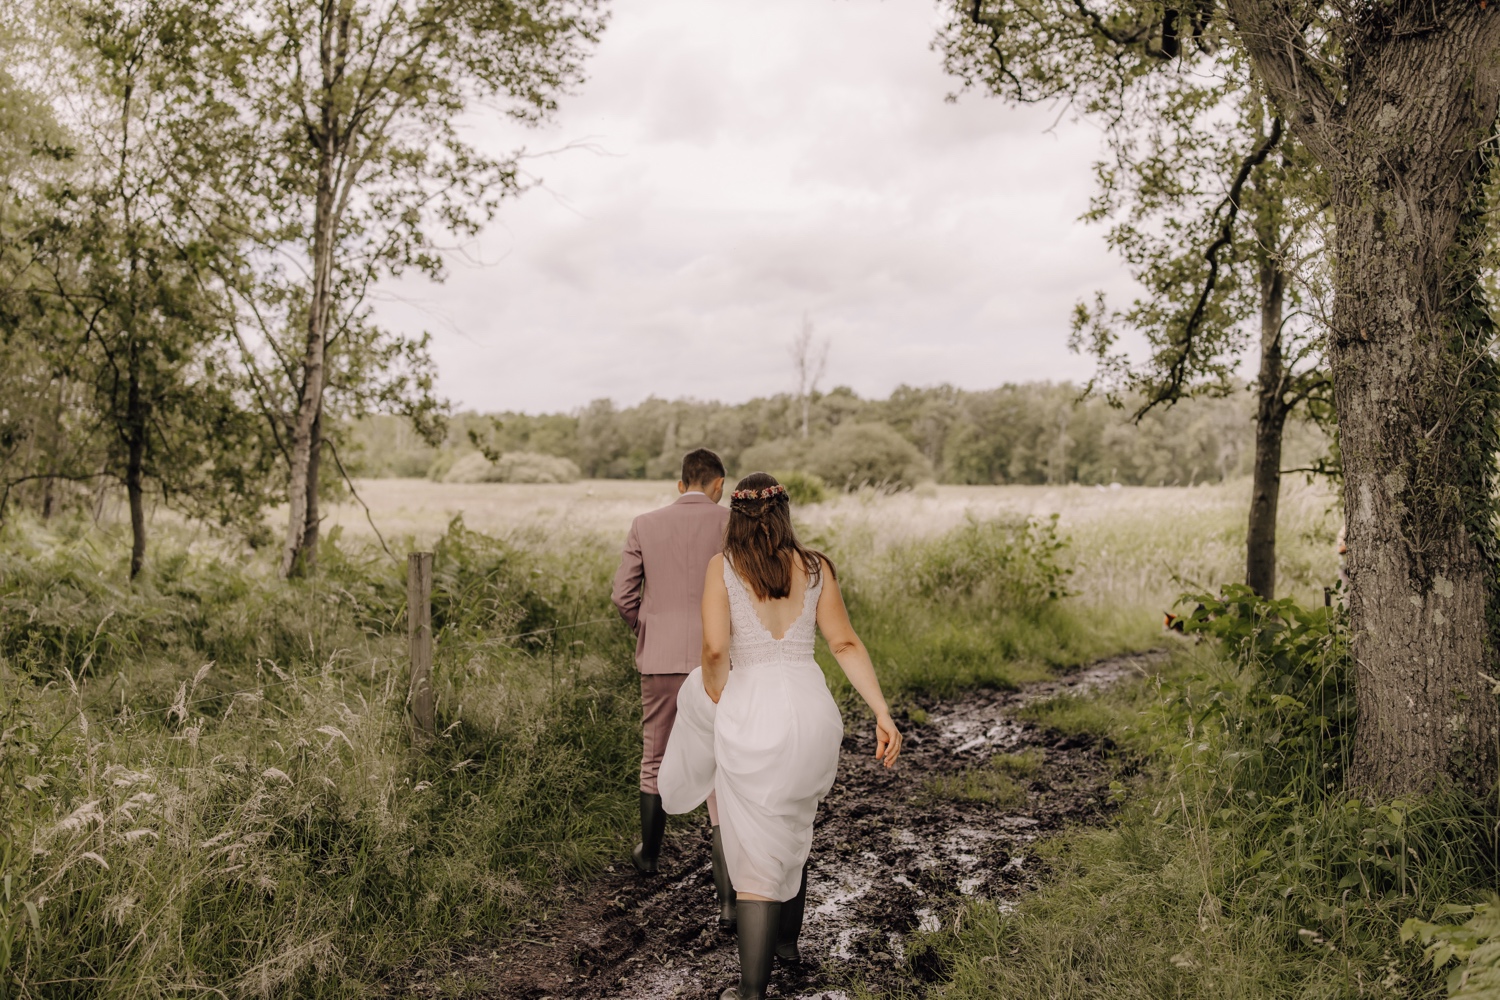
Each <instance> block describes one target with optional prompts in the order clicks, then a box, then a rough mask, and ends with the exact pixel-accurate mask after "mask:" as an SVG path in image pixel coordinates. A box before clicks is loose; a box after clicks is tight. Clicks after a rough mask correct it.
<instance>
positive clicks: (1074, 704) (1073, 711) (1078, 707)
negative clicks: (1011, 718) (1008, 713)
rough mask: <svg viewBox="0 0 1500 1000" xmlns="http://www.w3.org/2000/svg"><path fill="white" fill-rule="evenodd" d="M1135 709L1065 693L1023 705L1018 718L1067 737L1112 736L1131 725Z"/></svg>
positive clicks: (1103, 700) (1108, 701) (1017, 714)
mask: <svg viewBox="0 0 1500 1000" xmlns="http://www.w3.org/2000/svg"><path fill="white" fill-rule="evenodd" d="M1132 708H1133V706H1129V705H1122V704H1119V703H1117V702H1114V701H1111V700H1106V699H1101V698H1092V697H1089V696H1087V695H1077V694H1069V693H1064V694H1060V695H1057V696H1056V697H1053V698H1047V699H1044V700H1042V701H1034V702H1032V703H1031V704H1029V705H1023V706H1022V707H1021V708H1018V709H1017V710H1016V712H1015V715H1016V718H1018V719H1026V720H1027V721H1029V722H1035V723H1036V724H1037V725H1039V726H1042V727H1044V728H1046V729H1052V730H1056V731H1057V732H1059V733H1062V734H1063V735H1065V736H1093V737H1103V736H1110V735H1111V734H1114V733H1116V732H1118V731H1119V730H1120V729H1122V728H1123V727H1125V726H1126V725H1128V724H1129V721H1130V717H1131V714H1132Z"/></svg>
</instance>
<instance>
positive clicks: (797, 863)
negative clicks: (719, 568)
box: [659, 558, 844, 900]
mask: <svg viewBox="0 0 1500 1000" xmlns="http://www.w3.org/2000/svg"><path fill="white" fill-rule="evenodd" d="M724 585H725V587H727V588H728V590H729V616H730V639H729V662H730V667H731V669H730V672H729V681H728V683H727V684H726V685H725V686H724V693H723V694H722V695H721V696H720V698H719V704H718V705H717V706H715V705H714V704H713V702H711V701H709V699H708V695H707V694H706V693H705V692H704V690H703V680H702V673H701V668H700V670H698V671H694V672H693V674H692V675H690V676H689V678H688V680H687V681H686V682H684V683H683V685H682V691H681V693H680V694H679V695H678V709H677V712H678V716H677V723H676V725H675V726H674V727H673V730H672V736H671V739H670V740H669V741H668V743H667V753H666V758H665V760H664V761H663V762H662V769H661V775H660V778H659V786H660V789H661V795H662V803H663V805H664V806H665V807H666V809H667V811H668V812H673V813H679V812H687V811H689V810H691V809H694V808H696V807H697V806H698V804H699V803H700V802H702V801H703V799H704V798H705V797H706V796H707V794H708V791H709V789H710V788H712V789H715V790H717V792H718V799H719V822H720V827H721V829H722V831H723V835H724V858H725V861H726V862H727V864H728V866H729V877H730V879H731V880H732V881H733V883H734V887H735V890H736V891H738V892H744V893H750V894H752V895H756V896H765V897H767V898H769V899H778V900H786V899H790V898H792V897H793V896H795V895H796V894H797V889H798V886H799V885H800V882H801V878H802V866H803V864H804V863H805V862H806V861H807V853H808V850H809V849H810V848H811V846H812V827H813V819H814V817H815V816H816V815H817V811H818V803H820V802H821V801H822V800H823V797H824V796H825V795H827V794H828V789H829V788H831V787H832V786H833V779H834V774H835V773H836V771H837V769H838V760H839V745H840V743H841V742H842V741H843V737H844V723H843V719H842V718H841V717H840V716H839V710H838V706H837V705H836V704H835V703H834V701H833V696H832V695H831V694H829V692H828V684H827V682H826V681H825V680H824V679H823V671H822V670H821V669H820V668H819V667H818V663H817V661H816V660H815V659H814V658H813V644H814V641H815V639H816V636H817V606H818V595H819V594H821V593H822V590H823V581H822V575H821V573H820V574H817V579H816V580H815V581H809V584H808V586H807V588H806V592H805V594H804V595H803V599H802V614H801V616H800V617H799V618H797V620H796V621H795V622H793V623H792V625H791V627H790V628H788V629H787V631H786V635H785V636H783V637H782V638H780V639H777V638H774V637H773V636H772V635H771V633H770V632H769V631H768V630H767V629H766V627H765V625H763V624H762V623H761V620H760V616H759V615H757V614H756V610H755V603H754V602H755V599H754V597H753V595H752V594H751V591H750V588H749V587H747V586H746V585H745V583H744V581H742V580H741V579H740V578H739V575H738V574H737V573H735V571H734V568H733V566H732V565H731V564H730V562H729V560H728V559H727V558H726V559H725V560H724Z"/></svg>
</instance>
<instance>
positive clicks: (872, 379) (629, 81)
mask: <svg viewBox="0 0 1500 1000" xmlns="http://www.w3.org/2000/svg"><path fill="white" fill-rule="evenodd" d="M613 6H614V14H613V21H612V23H611V24H610V26H609V28H608V30H607V32H606V34H605V38H604V41H603V43H602V44H601V46H600V48H599V50H598V52H597V54H596V56H595V58H594V59H593V60H592V61H591V63H590V65H589V75H590V79H589V81H588V83H587V84H586V85H585V86H584V87H583V88H582V90H581V92H580V93H579V94H577V95H575V96H574V97H572V98H569V99H567V100H565V101H564V103H563V106H562V110H561V112H560V113H559V114H558V115H557V117H556V120H555V121H554V122H553V123H551V124H549V125H548V126H547V127H545V128H543V129H541V130H534V131H526V132H521V131H519V130H517V129H516V128H515V127H514V126H512V125H509V124H507V123H505V122H503V121H499V120H496V121H493V122H483V123H480V124H479V125H478V126H477V128H478V130H479V132H480V133H481V134H482V135H483V138H484V141H485V142H486V143H487V144H494V145H495V146H496V148H510V147H512V146H515V145H520V144H523V143H524V144H525V145H526V146H527V147H528V148H529V149H531V150H543V149H557V148H560V147H564V146H567V145H568V144H570V143H572V144H575V145H590V146H591V147H593V148H592V149H582V148H575V149H570V150H567V151H565V152H562V153H559V154H557V155H555V156H548V157H541V158H538V159H536V160H531V161H528V167H529V169H532V170H534V171H535V172H536V173H537V174H539V175H540V176H541V177H542V178H543V180H544V187H543V188H541V189H536V190H532V191H531V192H529V193H528V194H526V195H525V196H524V197H523V198H522V199H520V200H519V201H516V202H513V203H511V204H509V205H507V206H506V207H505V208H504V209H503V210H502V214H501V216H500V218H499V219H497V221H496V223H495V224H494V225H493V226H491V227H490V228H489V229H488V230H487V231H486V232H485V233H484V235H483V236H482V237H481V239H480V240H479V241H478V243H477V245H476V246H474V247H471V248H469V251H470V256H472V257H473V258H475V259H477V260H478V261H481V262H482V263H479V264H475V263H472V262H465V261H462V260H459V259H455V260H454V261H453V267H452V273H451V275H450V277H449V279H448V281H447V282H446V283H445V284H443V285H437V286H434V285H429V284H425V283H423V282H421V281H419V280H407V281H402V282H400V283H396V284H395V285H393V287H392V288H391V289H390V291H391V293H392V295H393V298H392V299H391V300H390V301H388V302H386V303H384V304H383V305H382V307H381V313H380V315H381V319H382V320H383V321H384V322H386V323H387V324H389V325H391V326H393V327H395V328H398V329H402V330H406V331H408V332H415V331H417V330H421V329H429V330H431V331H432V332H433V333H434V335H435V340H436V355H437V358H438V363H439V365H440V368H441V384H440V387H441V390H442V391H443V392H445V393H446V394H447V395H449V396H450V397H452V398H453V399H454V400H455V401H457V402H459V403H460V404H462V405H464V406H471V407H476V408H479V409H502V408H503V409H512V408H514V409H524V410H531V411H537V410H556V409H571V408H572V407H575V406H578V405H581V404H583V403H585V402H587V401H588V400H590V399H593V398H596V397H600V396H610V397H613V398H614V399H616V400H618V401H621V402H625V403H630V402H634V401H637V400H639V399H641V398H644V397H645V396H647V395H651V394H655V395H659V396H667V397H675V396H684V395H691V396H696V397H699V398H711V399H724V400H740V399H745V398H748V397H750V396H754V395H759V394H764V393H771V392H777V391H781V390H783V389H785V388H787V386H788V383H789V380H790V371H789V363H788V361H787V357H786V351H785V345H786V343H787V341H788V340H789V339H790V338H791V336H792V334H793V333H794V332H795V331H796V329H797V327H798V324H799V323H800V318H801V316H802V314H803V312H804V311H806V312H808V313H810V314H811V316H812V318H813V320H814V322H815V323H816V324H817V327H818V329H819V331H820V332H822V333H827V334H829V335H830V336H831V337H832V339H833V350H832V354H831V358H830V370H829V380H828V383H829V384H830V385H831V384H846V385H850V386H853V387H854V388H855V389H856V390H858V391H859V392H861V393H866V394H876V395H879V394H884V393H886V392H888V391H889V390H890V389H891V388H893V387H894V386H896V385H898V384H900V383H902V382H906V383H910V384H918V385H923V384H931V383H936V382H953V383H955V384H958V385H961V386H965V387H971V388H983V387H988V386H993V385H996V384H999V383H1001V382H1003V381H1012V380H1023V379H1036V378H1081V377H1086V375H1087V374H1088V371H1089V369H1090V365H1089V363H1088V361H1087V360H1085V359H1081V358H1077V357H1074V356H1073V355H1070V354H1069V353H1068V351H1067V347H1066V337H1067V323H1068V316H1069V312H1070V309H1071V307H1072V305H1073V303H1074V302H1075V301H1077V300H1078V299H1079V298H1083V297H1087V296H1091V295H1092V293H1093V290H1094V289H1096V288H1101V287H1103V288H1107V289H1111V290H1113V291H1115V292H1116V293H1128V290H1129V287H1130V285H1129V282H1128V280H1127V279H1126V276H1125V275H1124V274H1123V272H1122V270H1121V268H1120V266H1119V264H1118V262H1117V261H1116V260H1115V259H1113V258H1112V257H1111V256H1110V254H1109V253H1108V251H1107V249H1106V248H1105V246H1104V243H1103V231H1102V230H1101V229H1099V228H1098V227H1086V226H1084V225H1083V224H1082V223H1079V222H1077V221H1076V219H1077V216H1078V215H1079V214H1080V213H1081V212H1082V211H1083V210H1084V209H1085V208H1086V207H1087V204H1088V198H1089V195H1090V193H1091V191H1092V189H1093V178H1092V173H1091V167H1090V164H1091V163H1092V161H1093V160H1094V159H1095V158H1096V157H1097V155H1098V152H1099V137H1098V133H1097V132H1095V131H1094V130H1093V129H1092V128H1090V127H1089V126H1087V125H1080V124H1076V123H1073V122H1071V121H1068V120H1066V119H1065V120H1063V121H1061V122H1058V123H1057V124H1056V127H1055V128H1051V126H1053V124H1054V122H1055V121H1056V120H1057V117H1058V112H1057V110H1056V109H1019V110H1018V109H1014V108H1010V107H1007V106H1006V105H1004V104H1003V103H1001V102H999V101H995V100H992V99H986V98H984V97H983V96H981V95H977V94H970V95H964V96H963V97H961V98H960V100H959V101H958V102H957V103H954V104H949V103H946V102H945V101H944V97H945V96H946V95H947V94H948V93H950V92H951V91H952V90H953V89H954V88H955V81H954V80H952V79H951V78H949V77H947V76H945V75H944V74H943V72H942V69H941V66H940V63H939V57H938V55H937V54H936V53H934V52H933V51H931V49H930V47H929V46H930V42H931V40H932V37H933V34H934V29H935V26H936V23H937V21H936V19H937V9H936V7H934V6H933V5H932V4H931V3H930V2H929V0H884V2H878V0H757V2H756V3H754V4H738V5H732V4H729V3H725V2H722V0H614V5H613ZM1049 129H1050V130H1049Z"/></svg>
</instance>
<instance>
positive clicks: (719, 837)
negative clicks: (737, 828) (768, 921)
mask: <svg viewBox="0 0 1500 1000" xmlns="http://www.w3.org/2000/svg"><path fill="white" fill-rule="evenodd" d="M713 856H714V892H716V893H718V896H719V930H721V931H732V930H734V886H733V885H731V884H730V882H729V865H728V864H727V863H726V862H725V861H724V834H723V833H722V832H721V831H720V830H719V828H718V827H714V848H713Z"/></svg>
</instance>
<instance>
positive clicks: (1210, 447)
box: [346, 382, 1330, 489]
mask: <svg viewBox="0 0 1500 1000" xmlns="http://www.w3.org/2000/svg"><path fill="white" fill-rule="evenodd" d="M803 402H804V399H803V397H802V396H799V394H797V393H780V394H777V395H772V396H764V397H757V398H755V399H751V400H748V401H746V402H743V403H720V402H705V401H700V400H692V399H678V400H666V399H659V398H656V397H652V398H648V399H646V400H644V401H643V402H641V403H639V404H637V405H635V406H628V407H621V406H617V405H616V404H614V403H613V402H611V401H610V400H607V399H600V400H595V401H594V402H592V403H590V404H588V405H587V406H584V407H580V408H578V409H576V410H573V411H571V412H558V413H545V414H526V413H517V412H504V413H496V414H484V413H477V412H463V413H458V414H454V415H452V416H451V417H449V419H448V422H447V429H446V432H445V434H444V437H443V438H442V440H441V441H438V442H430V441H428V440H426V439H424V438H423V437H421V436H420V435H418V434H416V433H414V432H413V431H412V430H411V428H410V426H409V424H407V423H406V422H404V421H402V420H401V419H400V418H397V417H391V416H380V415H372V416H369V417H365V418H363V419H361V420H360V421H358V422H357V423H355V424H352V425H351V426H350V427H349V428H348V429H347V436H348V439H349V442H348V457H347V459H346V464H347V466H348V468H349V471H350V472H351V474H354V475H359V476H366V477H370V478H382V477H426V478H430V479H434V480H445V479H446V480H449V481H454V480H467V481H475V480H479V479H489V480H492V481H504V480H506V479H507V478H512V481H537V478H540V479H541V480H544V481H556V480H557V479H559V478H571V477H572V476H581V477H584V478H590V479H676V478H677V476H678V472H679V469H680V463H681V459H682V454H683V453H684V452H685V451H687V450H690V449H692V448H697V447H707V448H712V449H713V450H714V451H716V452H718V453H719V455H720V456H721V457H722V458H723V459H724V462H725V465H726V467H727V468H728V469H729V471H730V474H731V475H733V476H738V475H744V474H746V473H747V472H750V471H755V470H762V471H775V472H804V473H813V474H816V475H818V476H820V477H821V478H822V479H823V480H825V482H827V483H828V485H829V486H831V487H833V488H835V489H848V488H857V487H861V486H876V487H889V488H905V487H910V486H912V485H915V484H916V483H917V482H920V481H923V480H935V481H937V482H939V483H955V484H969V485H981V484H983V485H990V484H995V485H999V484H1065V483H1083V484H1091V485H1092V484H1103V485H1107V484H1109V483H1115V482H1118V483H1120V484H1122V485H1126V486H1192V485H1196V484H1198V483H1217V482H1223V481H1224V480H1226V479H1232V478H1236V477H1241V476H1245V475H1248V474H1249V472H1250V468H1251V461H1252V459H1253V453H1254V447H1253V440H1254V434H1255V425H1254V416H1255V403H1254V397H1253V394H1252V393H1251V392H1250V391H1249V389H1248V388H1247V387H1245V386H1240V387H1238V390H1237V391H1233V392H1230V393H1228V394H1227V395H1222V396H1214V397H1208V396H1203V397H1198V398H1194V399H1191V400H1186V401H1184V402H1183V403H1182V404H1180V405H1178V406H1174V407H1170V408H1161V409H1154V410H1152V411H1150V412H1148V413H1146V414H1145V415H1143V416H1142V417H1141V418H1140V419H1139V420H1136V419H1134V417H1133V413H1132V411H1131V410H1129V409H1122V408H1120V407H1116V406H1111V405H1110V404H1109V402H1108V401H1107V400H1105V399H1104V398H1102V397H1101V396H1099V395H1091V396H1085V395H1084V394H1083V390H1082V389H1081V388H1080V387H1079V386H1076V385H1073V384H1070V383H1067V382H1026V383H1008V384H1005V385H1001V386H999V387H997V388H994V389H988V390H977V391H976V390H964V389H958V388H955V387H953V386H950V385H939V386H932V387H926V388H914V387H911V386H901V387H899V388H897V389H896V390H895V391H893V392H892V393H891V394H890V395H889V396H888V397H886V398H885V399H868V398H863V397H861V396H859V395H858V394H857V393H855V392H854V391H853V390H852V389H849V388H847V387H838V388H834V389H832V390H831V391H829V392H826V393H818V392H811V393H808V394H807V395H806V399H805V402H806V404H807V405H806V407H805V408H804V406H803ZM804 426H805V427H806V430H807V433H806V436H805V437H804V435H803V428H804ZM1329 443H1330V439H1329V437H1328V435H1327V434H1326V432H1325V431H1324V429H1323V428H1322V427H1320V426H1318V425H1317V424H1315V423H1313V422H1310V421H1298V422H1296V423H1295V424H1294V426H1293V427H1292V429H1291V432H1290V440H1289V442H1288V448H1287V457H1288V460H1289V461H1290V462H1293V463H1295V465H1296V466H1297V467H1301V468H1307V469H1311V468H1315V467H1318V463H1320V462H1323V461H1325V460H1326V457H1327V455H1328V450H1329ZM483 454H487V455H489V456H490V457H491V458H492V459H494V460H496V461H491V462H489V463H485V462H483V461H480V460H479V456H481V455H483ZM524 454H537V455H546V456H554V457H556V458H560V459H565V460H566V461H567V462H568V463H570V464H571V466H572V469H571V475H570V473H569V470H568V469H567V467H566V466H563V467H551V468H547V469H542V468H541V467H537V466H533V465H525V466H521V467H518V469H517V473H516V474H515V475H514V477H511V476H507V474H506V470H505V469H504V468H501V465H502V464H504V463H503V462H501V461H499V460H501V459H503V458H505V457H507V456H509V457H511V459H512V461H514V460H515V457H517V456H520V455H524ZM466 456H468V457H469V458H468V461H465V457H466ZM461 462H462V463H463V464H462V465H460V464H459V463H461ZM486 466H488V469H487V470H486Z"/></svg>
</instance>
